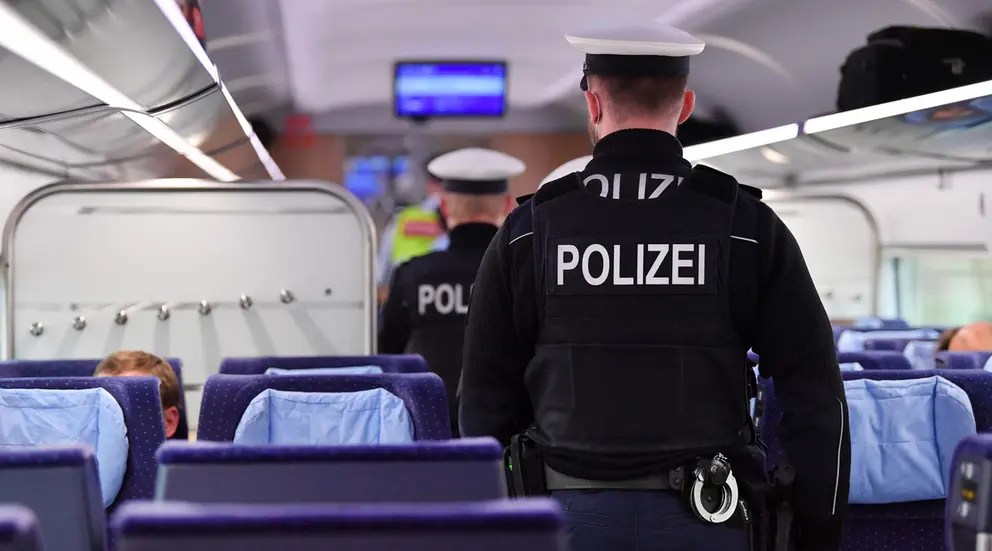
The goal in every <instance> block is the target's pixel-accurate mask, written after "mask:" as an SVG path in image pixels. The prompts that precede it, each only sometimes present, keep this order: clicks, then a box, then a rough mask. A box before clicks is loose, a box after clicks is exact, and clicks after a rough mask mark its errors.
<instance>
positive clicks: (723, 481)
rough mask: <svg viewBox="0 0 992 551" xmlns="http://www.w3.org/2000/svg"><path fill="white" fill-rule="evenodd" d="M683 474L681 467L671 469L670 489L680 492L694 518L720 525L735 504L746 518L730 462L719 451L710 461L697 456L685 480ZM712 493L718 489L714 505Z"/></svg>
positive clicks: (725, 520) (733, 510)
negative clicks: (696, 460)
mask: <svg viewBox="0 0 992 551" xmlns="http://www.w3.org/2000/svg"><path fill="white" fill-rule="evenodd" d="M683 475H684V468H683V467H677V468H675V469H672V471H671V472H670V473H669V479H670V480H669V481H670V482H671V485H672V487H673V488H676V489H680V490H681V491H682V496H683V497H685V499H686V502H687V503H688V506H689V510H691V511H692V514H694V515H696V517H698V518H700V519H701V520H703V521H705V522H709V523H711V524H721V523H724V522H727V521H728V520H730V519H731V518H732V517H733V516H734V513H736V512H737V510H738V507H741V513H742V514H743V515H744V516H745V517H749V513H748V511H747V509H746V507H743V503H741V501H740V492H739V490H738V488H737V479H736V478H734V472H733V470H732V469H731V468H730V461H729V460H728V459H727V458H726V457H725V456H724V455H723V454H719V453H718V454H716V455H715V456H714V457H713V458H712V459H710V460H706V459H700V460H699V461H698V462H697V463H696V467H695V469H693V471H692V473H691V474H690V475H689V478H688V479H686V478H685V477H684V476H683ZM715 492H719V496H720V498H719V503H718V504H715V503H714V501H715V499H714V495H713V494H714V493H715ZM714 505H716V506H715V507H714ZM745 520H749V519H745Z"/></svg>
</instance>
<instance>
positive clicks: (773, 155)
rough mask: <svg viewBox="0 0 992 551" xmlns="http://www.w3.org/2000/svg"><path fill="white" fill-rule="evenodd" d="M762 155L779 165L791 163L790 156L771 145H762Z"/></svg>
mask: <svg viewBox="0 0 992 551" xmlns="http://www.w3.org/2000/svg"><path fill="white" fill-rule="evenodd" d="M760 151H761V156H762V157H764V158H765V160H767V161H768V162H769V163H775V164H777V165H787V164H789V157H788V156H786V155H784V154H782V153H779V152H778V151H776V150H775V149H773V148H771V147H767V146H766V147H762V148H761V150H760Z"/></svg>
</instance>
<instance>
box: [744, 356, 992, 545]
mask: <svg viewBox="0 0 992 551" xmlns="http://www.w3.org/2000/svg"><path fill="white" fill-rule="evenodd" d="M842 376H843V377H844V380H845V387H846V388H847V391H848V394H849V396H848V403H849V406H850V413H851V420H850V422H851V431H852V469H851V498H852V504H851V505H850V512H849V514H848V520H847V522H846V524H845V534H844V545H843V549H844V550H845V551H859V550H873V551H875V550H877V551H902V550H905V549H940V547H941V545H942V543H943V514H944V499H940V498H937V499H922V497H924V496H935V495H939V494H940V492H941V491H944V490H946V485H947V479H946V476H947V471H949V469H950V467H949V462H950V460H949V459H948V458H947V456H948V450H949V449H953V446H955V445H957V443H958V442H959V441H960V438H963V437H965V436H967V435H968V434H973V433H974V432H975V430H977V431H986V430H990V429H992V373H986V372H983V371H943V370H931V371H915V370H914V371H904V370H899V371H867V370H866V371H859V372H845V373H843V374H842ZM938 377H939V380H938V379H937V378H938ZM865 379H871V381H865ZM898 381H903V382H905V383H906V385H905V386H899V385H890V384H888V383H896V382H898ZM928 381H929V382H928ZM939 381H944V382H939ZM873 383H874V384H873ZM915 383H918V384H921V385H929V388H930V389H932V392H929V393H927V392H922V393H916V394H915V395H914V393H912V392H907V391H906V389H912V388H916V384H915ZM938 383H939V384H938ZM945 383H946V384H945ZM761 384H762V386H763V397H764V400H765V402H764V417H763V419H762V421H763V422H762V426H761V427H760V431H761V436H762V440H764V441H765V443H766V444H767V445H768V464H769V466H770V467H772V466H774V465H777V464H778V463H779V462H780V461H781V459H782V450H781V447H780V444H779V442H778V436H777V427H778V423H779V421H780V420H781V411H780V410H779V408H778V404H777V402H776V400H775V390H774V385H773V384H772V381H770V380H762V381H761ZM892 390H896V392H897V394H898V396H897V397H898V398H900V399H899V400H893V401H891V404H888V405H889V406H891V407H890V408H889V411H888V412H887V413H878V412H877V411H875V410H874V409H873V406H872V405H871V404H870V403H869V402H860V403H859V399H860V398H863V397H864V396H865V395H866V394H872V393H878V394H880V395H882V396H885V393H887V392H889V391H892ZM928 394H929V396H928ZM852 397H853V398H854V399H853V400H852ZM963 397H966V399H967V401H968V402H967V405H970V408H971V410H970V411H968V407H967V405H965V403H964V402H963V401H962V400H963ZM924 398H928V399H924ZM893 409H894V410H897V411H893ZM855 416H858V417H859V419H855ZM972 423H973V424H972ZM866 425H872V426H874V427H875V429H876V431H875V432H874V434H877V429H881V430H882V431H883V434H882V438H884V439H885V440H887V441H888V442H889V443H895V444H902V445H903V446H902V447H905V448H907V449H905V450H902V451H903V452H905V453H902V454H901V457H900V458H898V459H897V458H896V456H895V455H886V454H887V453H889V452H885V451H884V450H881V448H883V446H878V445H877V443H878V440H877V438H872V437H871V436H870V435H869V436H867V437H866V436H865V435H866V434H867V432H866V431H868V427H867V426H866ZM924 433H926V434H924ZM865 444H867V446H865ZM913 446H915V447H916V448H918V449H916V450H915V451H914V450H913V449H912V448H913ZM921 451H922V452H925V453H923V454H918V455H914V454H915V453H916V452H921ZM883 456H884V457H883ZM924 456H925V457H924ZM906 472H914V475H913V476H903V478H905V479H907V480H908V481H909V482H903V483H900V484H891V483H890V484H887V485H885V484H881V483H880V482H879V481H882V480H891V479H892V478H893V477H899V476H900V473H906ZM910 479H911V480H910ZM938 479H939V480H938ZM886 488H887V489H886ZM866 489H874V491H877V492H879V493H880V494H881V495H882V497H883V498H887V499H885V500H886V501H897V500H900V499H909V498H914V497H920V498H921V500H915V501H906V502H896V503H892V502H890V503H885V504H877V503H876V504H870V502H871V501H872V500H871V499H870V497H868V496H867V495H866V494H870V493H871V492H868V491H866ZM900 492H903V493H904V494H903V495H899V494H900ZM859 502H860V503H859ZM866 502H868V503H866Z"/></svg>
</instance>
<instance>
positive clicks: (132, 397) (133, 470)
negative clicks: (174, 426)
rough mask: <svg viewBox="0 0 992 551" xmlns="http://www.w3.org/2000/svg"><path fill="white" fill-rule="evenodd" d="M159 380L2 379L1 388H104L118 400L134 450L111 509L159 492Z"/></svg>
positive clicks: (161, 434) (161, 439) (161, 432)
mask: <svg viewBox="0 0 992 551" xmlns="http://www.w3.org/2000/svg"><path fill="white" fill-rule="evenodd" d="M159 384H160V383H159V380H158V379H157V378H156V377H112V378H105V377H59V378H51V379H35V378H25V379H0V388H48V389H80V388H102V389H104V390H106V391H107V392H109V393H110V395H111V396H113V397H114V399H115V400H117V403H118V404H120V406H121V410H122V411H123V412H124V422H125V423H126V424H127V430H128V441H129V443H130V450H129V453H128V460H127V472H125V473H124V482H123V483H122V484H121V489H120V491H119V492H118V493H117V499H116V501H115V502H114V504H113V505H112V506H111V507H110V509H109V511H113V510H114V509H115V508H116V507H117V506H119V505H120V504H121V503H124V502H126V501H129V500H132V499H151V498H152V497H153V496H154V495H155V475H156V468H157V463H156V461H155V452H156V450H158V447H159V446H160V445H162V443H163V442H165V427H164V425H163V423H162V400H161V398H160V395H159Z"/></svg>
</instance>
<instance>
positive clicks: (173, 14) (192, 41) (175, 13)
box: [155, 0, 220, 82]
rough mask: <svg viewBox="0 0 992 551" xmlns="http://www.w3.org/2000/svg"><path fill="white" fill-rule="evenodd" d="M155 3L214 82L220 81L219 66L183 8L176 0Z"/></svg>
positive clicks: (156, 0) (159, 0) (156, 1)
mask: <svg viewBox="0 0 992 551" xmlns="http://www.w3.org/2000/svg"><path fill="white" fill-rule="evenodd" d="M155 4H156V5H158V9H159V11H161V12H162V15H164V16H165V18H166V19H168V20H169V23H171V24H172V27H173V28H175V29H176V32H178V33H179V36H180V37H182V39H183V42H185V43H186V47H187V48H189V49H190V51H191V52H193V55H194V56H195V57H196V59H198V60H199V61H200V64H201V65H203V68H204V69H205V70H206V71H207V73H208V74H209V75H210V78H212V79H214V82H220V77H219V76H218V74H217V66H216V65H214V63H213V62H212V61H210V56H208V55H207V50H205V49H204V48H203V44H200V39H199V38H197V37H196V33H194V32H193V28H192V27H190V26H189V21H186V16H185V15H183V10H182V9H180V8H179V4H178V3H176V0H155ZM200 15H201V16H202V15H203V14H202V13H201V14H200Z"/></svg>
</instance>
